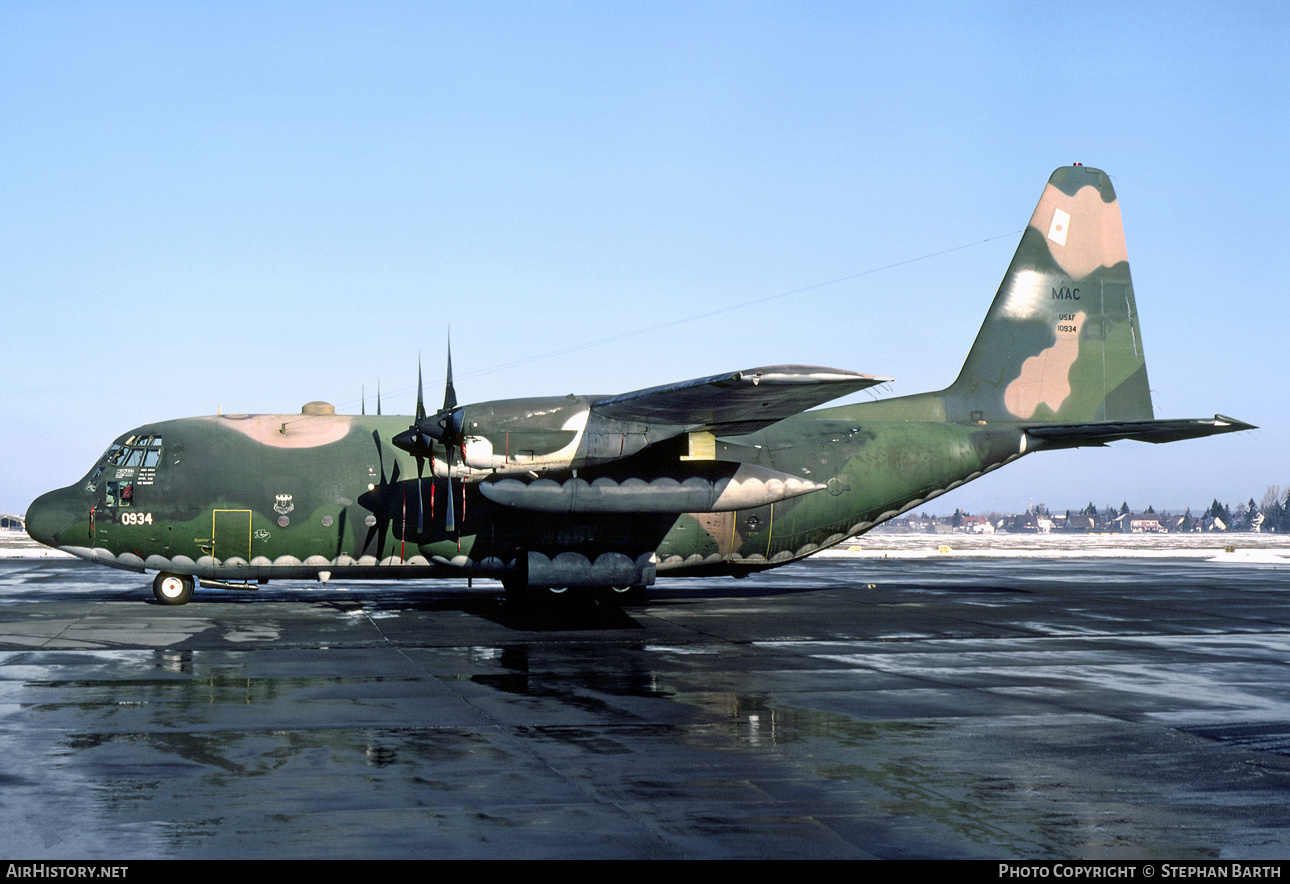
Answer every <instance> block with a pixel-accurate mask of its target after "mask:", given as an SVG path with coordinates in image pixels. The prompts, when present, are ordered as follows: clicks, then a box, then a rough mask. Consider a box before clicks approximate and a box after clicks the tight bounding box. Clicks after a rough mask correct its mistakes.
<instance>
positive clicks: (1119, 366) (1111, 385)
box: [942, 166, 1153, 423]
mask: <svg viewBox="0 0 1290 884" xmlns="http://www.w3.org/2000/svg"><path fill="white" fill-rule="evenodd" d="M942 396H943V398H944V403H945V410H946V417H947V418H949V419H950V420H978V421H979V420H987V421H1027V422H1029V421H1038V422H1043V423H1068V422H1069V423H1087V422H1093V421H1135V420H1150V419H1151V418H1152V416H1153V415H1152V409H1151V393H1150V390H1149V388H1148V386H1147V366H1146V360H1145V358H1144V356H1143V350H1142V332H1141V330H1140V329H1139V327H1138V312H1137V307H1136V305H1135V304H1134V301H1133V284H1132V282H1131V280H1130V278H1129V256H1128V252H1127V250H1126V248H1125V243H1124V227H1123V225H1122V223H1121V220H1120V206H1119V203H1118V202H1117V201H1116V197H1115V190H1114V189H1113V188H1112V187H1111V182H1110V179H1109V178H1107V176H1106V174H1105V173H1104V172H1102V171H1100V170H1098V169H1090V168H1087V167H1084V166H1068V167H1065V168H1061V169H1058V170H1057V171H1056V172H1054V173H1053V174H1052V177H1051V178H1049V179H1048V185H1047V187H1045V188H1044V193H1043V196H1041V197H1040V199H1039V205H1038V206H1037V207H1036V208H1035V213H1034V214H1033V215H1032V216H1031V218H1030V224H1029V225H1027V227H1026V230H1025V233H1023V234H1022V237H1021V245H1020V246H1018V248H1017V253H1016V255H1014V256H1013V259H1012V264H1011V265H1010V266H1009V267H1008V272H1007V274H1006V275H1005V276H1004V278H1003V283H1002V285H1000V286H999V292H998V294H996V295H995V298H994V303H993V304H991V305H990V312H989V313H988V314H987V315H986V319H985V323H984V325H982V327H981V331H980V332H979V333H978V334H977V338H976V342H975V343H974V344H973V345H972V350H971V352H970V353H969V354H968V358H967V362H965V363H964V365H963V370H962V371H961V372H960V373H959V376H958V379H957V380H955V381H954V383H953V384H951V385H950V386H949V388H947V389H946V390H944V391H943V392H942Z"/></svg>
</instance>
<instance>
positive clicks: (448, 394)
mask: <svg viewBox="0 0 1290 884" xmlns="http://www.w3.org/2000/svg"><path fill="white" fill-rule="evenodd" d="M456 407H457V391H456V390H455V389H453V386H452V331H451V330H449V332H448V380H447V381H446V382H445V383H444V389H443V410H444V411H449V410H451V409H453V408H456Z"/></svg>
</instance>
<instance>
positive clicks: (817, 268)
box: [0, 0, 1290, 512]
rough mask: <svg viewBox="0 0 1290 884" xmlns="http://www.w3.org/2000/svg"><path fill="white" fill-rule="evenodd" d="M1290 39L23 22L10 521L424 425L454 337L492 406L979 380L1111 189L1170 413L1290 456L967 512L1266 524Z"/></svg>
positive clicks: (165, 10)
mask: <svg viewBox="0 0 1290 884" xmlns="http://www.w3.org/2000/svg"><path fill="white" fill-rule="evenodd" d="M1287 38H1290V13H1288V12H1287V11H1286V7H1285V6H1284V4H1278V3H1272V2H1268V3H1204V4H1202V3H1190V4H1189V3H1181V4H1179V3H1113V4H1097V3H1093V4H1075V5H1069V4H1064V5H1058V4H1035V3H1020V2H1019V3H974V4H969V3H944V4H918V3H913V4H885V3H884V4H872V5H870V4H865V3H860V2H850V3H824V2H821V3H757V2H730V3H711V2H695V0H692V2H678V3H667V2H649V3H646V2H640V3H634V2H620V3H613V2H533V3H525V2H498V3H488V2H468V3H465V2H463V3H433V2H409V3H384V2H364V3H326V2H299V3H288V2H282V3H274V2H245V3H239V2H218V3H216V2H211V3H203V2H187V3H177V2H176V3H152V2H137V3H130V2H124V3H74V2H69V3H45V2H22V0H18V2H12V3H6V4H3V5H0V121H2V126H0V129H2V132H3V134H2V135H0V226H2V228H3V231H4V234H3V236H2V237H0V291H2V292H3V295H4V304H5V323H4V356H5V382H4V384H3V385H2V386H0V391H2V392H0V395H3V397H4V399H3V408H0V444H3V448H4V451H5V457H4V467H3V470H2V471H0V511H7V512H22V511H25V509H26V506H27V504H28V503H29V502H30V500H31V499H32V498H34V497H35V496H36V495H37V494H39V493H40V492H42V491H44V490H47V489H49V488H52V487H55V486H61V485H65V484H68V483H70V482H72V481H74V480H75V479H77V478H79V477H80V476H81V475H82V474H83V473H84V472H85V471H86V470H87V469H88V467H89V466H90V464H91V462H92V461H93V460H94V459H95V458H96V457H98V455H99V454H101V453H102V451H103V450H104V449H105V448H106V446H107V445H108V443H109V442H110V441H111V440H112V439H113V438H114V437H116V436H117V435H118V434H120V433H122V432H124V431H126V430H128V429H130V428H131V427H133V426H136V425H138V424H141V423H144V422H147V421H153V420H160V419H165V418H171V417H183V416H189V415H195V414H210V413H214V412H215V411H216V409H217V408H223V409H224V410H225V411H237V412H246V411H249V412H297V411H298V410H299V408H300V406H301V405H302V404H303V403H304V402H307V401H309V400H313V399H326V400H329V401H331V402H334V403H335V404H336V405H337V406H338V408H339V409H341V410H343V411H357V410H358V408H359V400H360V395H361V391H362V389H363V387H364V386H366V389H367V393H368V397H369V401H370V399H371V397H372V396H373V394H374V390H375V387H376V384H377V381H378V379H379V381H380V384H381V388H382V392H383V405H384V410H385V411H386V412H387V413H388V412H392V411H403V412H408V411H410V410H411V409H412V407H413V404H414V398H415V384H416V362H417V358H418V354H419V355H420V356H421V357H422V358H423V359H424V362H425V369H426V380H427V387H428V389H433V390H435V392H434V393H433V394H430V396H429V398H430V399H431V400H432V402H433V401H435V400H437V398H438V396H439V393H438V386H439V384H440V383H441V380H440V378H441V372H442V365H443V355H444V343H445V338H446V336H447V329H448V326H449V324H451V327H452V341H453V351H454V352H453V362H454V367H455V369H456V374H457V378H456V379H457V391H458V395H459V397H460V399H461V400H462V401H463V402H469V401H480V400H486V399H496V398H509V397H514V396H526V395H548V394H562V393H567V392H579V393H595V392H605V393H616V392H624V391H627V390H632V389H637V388H641V387H647V386H653V385H656V384H661V383H666V382H669V381H675V380H681V379H684V378H689V377H695V376H701V375H707V374H712V373H714V372H718V371H723V370H727V369H738V368H746V367H750V366H755V365H765V364H774V363H806V364H817V365H830V366H837V367H840V368H848V369H853V370H856V371H863V372H868V373H873V374H884V375H892V376H894V377H895V378H896V383H895V384H894V385H893V386H892V393H893V394H900V393H913V392H919V391H921V390H925V389H933V388H939V387H942V386H944V385H945V384H947V383H948V382H949V381H950V380H952V379H953V377H954V375H955V374H956V373H957V371H958V368H959V366H960V365H961V364H962V361H963V358H964V356H965V355H966V353H967V350H968V347H969V346H970V344H971V341H972V339H973V337H974V336H975V334H976V330H977V328H978V327H979V324H980V321H981V319H982V317H983V316H984V314H985V310H986V308H987V306H988V305H989V303H990V300H991V298H992V297H993V294H994V291H995V289H996V288H997V286H998V283H999V280H1000V278H1001V277H1002V274H1003V271H1004V269H1005V268H1006V266H1007V263H1008V261H1009V259H1010V258H1011V255H1012V251H1013V250H1014V248H1015V247H1016V243H1017V240H1018V237H1019V231H1020V229H1021V228H1022V227H1023V225H1024V224H1025V223H1026V220H1027V219H1028V218H1029V216H1030V213H1031V211H1032V209H1033V208H1034V204H1035V202H1036V200H1037V199H1038V196H1039V193H1040V190H1041V189H1042V187H1043V184H1044V182H1045V180H1046V179H1047V176H1048V174H1049V173H1050V172H1051V171H1052V169H1053V168H1055V167H1056V166H1060V165H1065V164H1067V163H1070V162H1072V161H1074V162H1083V163H1085V164H1086V165H1091V166H1097V167H1100V168H1103V169H1105V170H1106V171H1108V172H1109V173H1110V174H1111V175H1112V176H1113V179H1114V181H1115V184H1116V188H1117V191H1118V193H1119V196H1120V200H1121V205H1122V208H1123V213H1124V222H1125V229H1126V233H1127V237H1128V244H1129V255H1130V261H1131V265H1132V271H1133V276H1134V283H1135V289H1136V291H1137V296H1138V308H1139V312H1140V314H1141V318H1142V326H1143V332H1144V337H1145V345H1146V353H1147V357H1148V370H1149V372H1150V379H1151V386H1152V388H1153V390H1154V396H1155V404H1156V406H1157V413H1158V416H1160V417H1204V416H1209V415H1212V414H1214V413H1215V412H1222V413H1225V414H1231V415H1234V416H1236V417H1239V418H1241V419H1244V420H1248V421H1250V422H1252V423H1256V424H1259V425H1260V426H1261V427H1262V429H1261V430H1259V431H1257V432H1253V433H1246V434H1241V435H1239V436H1229V437H1224V438H1219V439H1211V440H1201V441H1193V442H1184V443H1178V444H1175V445H1168V446H1148V445H1143V444H1140V443H1127V442H1126V443H1119V444H1117V445H1115V446H1112V447H1111V448H1110V449H1108V450H1101V451H1079V452H1063V453H1056V454H1049V455H1040V456H1036V457H1031V458H1025V459H1023V460H1022V461H1021V462H1019V463H1017V464H1015V465H1013V466H1011V467H1009V468H1008V469H1007V470H1002V471H999V472H997V473H995V474H992V475H991V476H987V477H985V478H984V479H982V480H979V481H978V482H976V483H973V484H971V485H968V486H965V487H964V488H962V489H959V490H958V491H956V492H954V493H952V494H951V495H948V496H946V497H945V498H942V499H941V500H940V501H938V502H937V503H936V504H935V505H932V506H930V507H929V508H930V509H932V510H934V511H946V512H948V511H952V510H953V509H954V507H956V506H958V507H962V508H963V509H965V510H967V511H971V512H977V511H981V510H986V509H1005V510H1006V509H1017V508H1020V507H1024V506H1025V505H1026V504H1027V503H1031V502H1044V503H1047V504H1048V505H1049V506H1050V507H1052V508H1065V507H1068V506H1069V507H1075V506H1082V505H1084V504H1085V503H1087V502H1089V501H1090V500H1092V501H1093V502H1095V503H1097V504H1098V505H1099V506H1102V505H1105V504H1108V503H1113V504H1115V505H1117V506H1118V505H1119V503H1120V502H1121V501H1122V500H1124V499H1126V498H1127V500H1128V501H1129V502H1130V503H1131V504H1132V505H1134V506H1142V507H1145V506H1146V505H1147V504H1149V503H1150V504H1154V505H1155V506H1156V508H1157V509H1160V508H1164V507H1170V508H1175V509H1179V510H1181V509H1182V508H1183V507H1185V506H1191V507H1193V508H1196V507H1203V506H1205V505H1207V504H1208V503H1209V501H1210V500H1211V499H1212V498H1214V497H1218V498H1219V499H1221V500H1225V501H1229V502H1231V503H1233V504H1235V503H1236V502H1238V501H1243V500H1246V499H1247V498H1249V497H1254V498H1255V499H1256V500H1257V499H1258V498H1259V497H1260V496H1261V495H1262V493H1263V491H1264V490H1265V488H1266V487H1267V486H1268V485H1269V484H1280V485H1290V464H1288V463H1287V458H1286V454H1285V452H1286V450H1287V447H1288V446H1287V442H1290V421H1288V420H1287V408H1286V406H1287V404H1288V400H1290V397H1288V396H1287V394H1286V392H1285V388H1286V381H1285V379H1286V378H1287V377H1290V346H1287V344H1286V340H1285V339H1286V336H1287V331H1290V311H1287V308H1286V306H1285V300H1286V291H1285V290H1286V284H1285V282H1284V278H1283V276H1282V274H1281V273H1280V272H1279V271H1280V270H1281V269H1282V268H1281V267H1280V264H1281V263H1282V262H1283V260H1284V259H1285V257H1286V255H1287V252H1288V251H1290V250H1288V249H1287V247H1286V245H1285V237H1284V232H1283V229H1282V228H1283V224H1282V218H1283V216H1284V214H1285V210H1286V206H1287V204H1288V200H1287V196H1288V195H1290V194H1288V193H1287V185H1286V175H1285V171H1284V167H1285V161H1286V159H1287V158H1288V157H1290V150H1288V148H1290V126H1287V124H1286V112H1287V108H1290V75H1288V74H1287V70H1290V52H1288V51H1287V48H1286V47H1287V44H1288V42H1290V41H1288V39H1287ZM969 244H971V245H970V247H967V248H957V247H959V246H969ZM947 250H953V251H947ZM925 256H926V257H925ZM914 258H922V260H918V261H913V262H911V263H902V264H900V265H899V266H896V267H890V269H885V270H880V269H879V268H885V267H889V265H892V264H897V263H898V262H906V261H909V259H914ZM869 271H876V272H869ZM857 274H860V275H857ZM843 277H851V278H849V279H847V280H846V281H843V282H838V283H835V284H832V285H826V286H820V287H815V288H810V287H812V286H816V285H817V284H818V283H822V282H826V281H828V280H834V279H839V278H843ZM800 289H808V290H807V291H803V292H800V293H797V294H787V293H790V292H797V291H798V290H800ZM775 295H783V296H782V297H774V298H772V297H771V296H775ZM725 308H733V309H728V310H727V309H725ZM713 311H723V312H720V313H717V314H716V315H709V316H704V314H709V313H712V312H713ZM691 317H699V318H693V319H691ZM682 319H684V320H688V321H685V322H679V323H674V321H675V320H682ZM673 323H674V324H673ZM659 326H665V327H662V328H659ZM624 336H625V337H624ZM610 338H616V340H613V341H612V342H610V343H602V344H596V345H593V346H587V345H589V344H595V342H597V341H604V340H606V339H610ZM551 354H558V355H551ZM516 363H518V364H516Z"/></svg>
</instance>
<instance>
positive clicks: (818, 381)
mask: <svg viewBox="0 0 1290 884" xmlns="http://www.w3.org/2000/svg"><path fill="white" fill-rule="evenodd" d="M890 380H891V378H885V377H876V376H874V375H867V374H860V373H858V372H854V371H845V370H843V369H840V368H819V367H816V366H810V365H771V366H765V367H762V368H750V369H747V370H746V371H736V372H733V373H731V374H719V375H713V376H711V377H706V378H695V379H694V380H691V381H681V382H680V383H676V384H666V385H664V386H661V387H650V388H649V389H646V390H636V391H635V392H632V393H623V394H622V395H620V396H609V397H607V398H604V399H598V400H596V401H594V402H592V404H591V411H592V413H594V414H598V415H601V416H603V417H607V418H612V419H615V420H623V421H637V422H640V423H646V424H670V425H673V426H682V427H685V429H686V430H688V431H690V432H699V431H703V430H707V431H710V432H713V433H716V434H718V435H727V436H739V435H743V434H744V433H751V432H754V431H755V430H760V429H761V428H762V427H766V426H769V425H771V424H773V423H776V422H777V421H782V420H783V419H784V418H786V417H792V416H793V415H795V414H798V413H800V412H803V411H806V410H807V409H808V408H814V407H815V406H817V405H821V404H823V403H825V402H828V401H830V400H832V399H836V398H838V397H839V396H845V395H847V394H848V393H854V392H855V391H856V390H863V389H865V388H866V387H872V386H875V385H877V384H881V383H885V382H887V381H890Z"/></svg>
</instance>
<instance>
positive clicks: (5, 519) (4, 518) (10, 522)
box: [0, 514, 27, 531]
mask: <svg viewBox="0 0 1290 884" xmlns="http://www.w3.org/2000/svg"><path fill="white" fill-rule="evenodd" d="M26 530H27V523H26V522H24V521H23V519H22V516H10V515H3V514H0V531H26Z"/></svg>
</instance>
